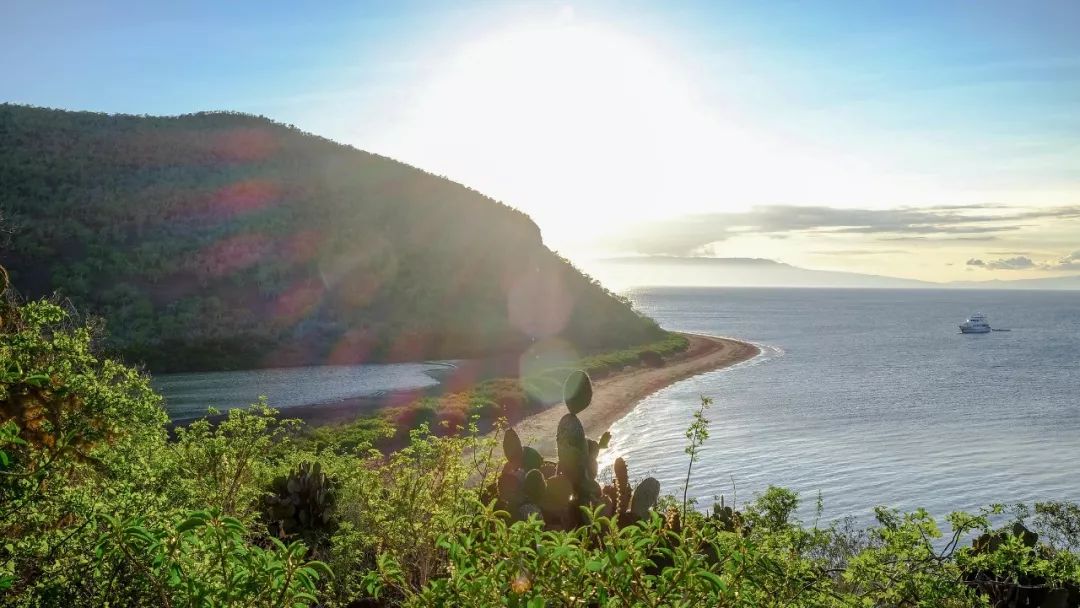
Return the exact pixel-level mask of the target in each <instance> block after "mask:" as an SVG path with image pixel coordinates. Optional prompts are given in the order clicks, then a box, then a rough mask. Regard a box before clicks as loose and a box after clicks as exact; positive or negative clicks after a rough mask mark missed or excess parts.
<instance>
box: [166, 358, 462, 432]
mask: <svg viewBox="0 0 1080 608" xmlns="http://www.w3.org/2000/svg"><path fill="white" fill-rule="evenodd" d="M446 365H448V363H440V362H427V363H389V364H384V365H323V366H314V367H290V368H276V369H255V370H244V371H228V372H205V373H202V372H199V373H183V374H159V375H155V376H154V377H153V379H152V384H153V386H154V388H155V389H156V390H157V391H158V392H159V393H161V394H162V395H164V397H165V409H166V410H167V411H168V412H169V417H170V418H172V419H174V420H179V419H183V418H194V417H199V416H203V415H205V414H206V412H207V408H208V407H213V408H215V409H218V410H220V411H222V412H224V411H227V410H230V409H232V408H234V407H246V406H248V405H250V404H252V403H255V402H256V401H258V399H259V398H260V397H266V398H267V401H268V403H269V404H270V405H271V406H273V407H276V408H285V407H296V406H302V405H312V404H321V403H333V402H336V401H342V400H344V399H350V398H355V397H376V396H379V395H382V394H384V393H388V392H393V391H401V390H413V389H421V388H426V387H429V386H434V385H436V384H438V383H439V382H438V380H436V379H435V378H434V377H433V376H432V375H430V373H429V372H432V371H434V370H438V369H441V368H445V366H446Z"/></svg>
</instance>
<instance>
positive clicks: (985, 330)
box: [960, 326, 990, 334]
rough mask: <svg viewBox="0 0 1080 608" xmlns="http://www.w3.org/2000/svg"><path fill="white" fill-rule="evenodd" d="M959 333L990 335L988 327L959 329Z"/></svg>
mask: <svg viewBox="0 0 1080 608" xmlns="http://www.w3.org/2000/svg"><path fill="white" fill-rule="evenodd" d="M960 333H962V334H988V333H990V328H989V327H963V326H961V327H960Z"/></svg>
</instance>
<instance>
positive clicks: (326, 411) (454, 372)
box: [172, 332, 760, 455]
mask: <svg viewBox="0 0 1080 608" xmlns="http://www.w3.org/2000/svg"><path fill="white" fill-rule="evenodd" d="M676 333H680V334H681V335H683V336H685V337H686V338H687V339H688V340H689V341H690V346H689V348H688V349H687V350H686V351H684V352H682V353H679V354H678V355H676V356H673V357H671V358H669V359H668V361H667V362H666V363H665V365H664V366H663V367H658V368H649V367H634V368H632V369H630V370H628V371H622V372H616V373H613V374H611V375H609V376H607V377H605V378H603V379H600V380H595V381H594V392H593V401H592V404H591V405H590V406H589V407H588V408H587V409H586V410H585V411H584V412H582V413H581V414H579V417H580V418H581V422H582V424H583V425H584V426H585V432H586V433H587V434H588V435H589V436H590V437H594V438H595V437H599V436H600V435H601V434H602V433H603V432H604V431H606V430H608V428H609V427H610V426H611V425H612V424H614V423H615V422H616V421H617V420H619V419H620V418H622V417H623V416H625V415H626V414H627V413H628V412H630V410H632V409H634V407H635V406H636V405H637V404H638V403H639V402H640V401H641V400H642V399H644V398H645V397H647V396H649V395H651V394H652V393H655V392H656V391H658V390H660V389H662V388H664V387H666V386H668V385H670V384H674V383H675V382H678V381H680V380H685V379H686V378H690V377H692V376H696V375H698V374H701V373H704V372H708V371H712V370H716V369H721V368H724V367H728V366H731V365H735V364H736V363H740V362H742V361H746V360H747V359H750V358H752V357H754V356H756V355H757V354H758V353H759V352H760V350H759V349H758V348H757V347H756V346H754V345H753V344H750V343H747V342H742V341H739V340H734V339H731V338H717V337H712V336H704V335H699V334H688V333H683V332H676ZM514 362H515V363H516V359H515V361H514ZM503 368H506V365H505V362H502V361H496V360H488V361H461V362H457V364H456V365H453V366H450V365H448V366H447V367H446V369H444V370H440V371H439V372H436V373H435V374H434V375H436V376H438V379H439V384H438V385H437V386H433V387H428V388H425V389H415V390H401V391H389V392H386V393H382V394H379V395H374V396H366V397H353V398H349V399H343V400H340V401H332V402H326V403H315V404H310V405H294V406H287V407H281V408H278V409H279V411H280V416H281V417H282V418H293V419H299V420H301V421H303V423H304V424H305V425H306V426H309V427H319V426H327V425H335V424H344V423H349V422H352V421H353V420H356V419H357V418H359V417H361V416H365V415H371V414H375V413H377V412H379V411H381V410H383V409H385V408H390V407H395V406H403V405H407V404H409V403H412V402H414V401H416V400H417V399H421V398H423V397H429V396H438V395H441V394H445V393H447V392H454V391H455V390H464V389H466V388H468V386H469V385H470V384H472V383H473V382H475V381H477V380H479V379H486V378H496V377H501V376H503V375H505V373H504V372H505V371H506V370H505V369H503ZM565 413H566V411H565V409H564V408H563V406H562V404H561V403H559V404H555V405H552V406H551V407H549V408H547V409H545V410H544V411H542V412H537V413H536V414H533V415H531V416H528V417H526V418H524V419H522V420H520V421H518V422H517V423H515V424H514V428H515V429H516V430H517V432H518V434H519V435H521V438H522V440H523V441H524V442H525V443H526V444H528V445H531V446H533V447H535V448H536V449H538V450H540V451H541V452H542V453H544V454H545V455H553V454H554V450H555V428H556V427H557V426H558V423H559V418H561V417H562V416H563V414H565ZM226 416H227V414H224V413H223V414H219V415H216V416H210V417H209V420H210V421H211V422H219V421H220V420H222V419H224V418H225V417H226ZM199 418H202V416H199V417H190V418H188V417H185V418H177V419H174V420H173V421H172V424H173V425H178V426H183V425H186V424H190V423H191V422H193V421H195V420H197V419H199Z"/></svg>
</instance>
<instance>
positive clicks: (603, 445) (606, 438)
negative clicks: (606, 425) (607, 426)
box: [599, 431, 611, 450]
mask: <svg viewBox="0 0 1080 608" xmlns="http://www.w3.org/2000/svg"><path fill="white" fill-rule="evenodd" d="M599 443H600V449H601V450H606V449H608V445H609V444H610V443H611V433H609V432H608V431H604V434H603V435H600V441H599Z"/></svg>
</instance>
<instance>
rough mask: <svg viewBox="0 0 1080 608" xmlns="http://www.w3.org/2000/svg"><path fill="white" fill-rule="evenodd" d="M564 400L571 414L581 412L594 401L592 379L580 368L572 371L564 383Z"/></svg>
mask: <svg viewBox="0 0 1080 608" xmlns="http://www.w3.org/2000/svg"><path fill="white" fill-rule="evenodd" d="M563 400H564V401H565V402H566V409H568V410H570V413H571V414H579V413H581V412H582V411H583V410H584V409H585V408H587V407H589V404H590V403H592V380H591V379H590V378H589V374H586V373H585V372H583V371H581V370H578V371H575V372H570V375H569V376H567V377H566V382H564V383H563Z"/></svg>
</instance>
